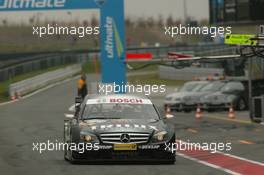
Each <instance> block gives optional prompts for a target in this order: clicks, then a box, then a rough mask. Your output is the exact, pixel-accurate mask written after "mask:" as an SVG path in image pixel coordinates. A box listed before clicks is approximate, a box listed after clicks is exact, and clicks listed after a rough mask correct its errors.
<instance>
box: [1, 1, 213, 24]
mask: <svg viewBox="0 0 264 175" xmlns="http://www.w3.org/2000/svg"><path fill="white" fill-rule="evenodd" d="M184 1H186V6H187V15H188V16H191V17H194V18H195V19H204V18H208V16H209V7H208V6H209V4H208V0H125V14H126V16H130V17H132V18H138V17H141V16H144V17H150V16H152V17H155V18H157V17H158V16H159V15H160V14H161V15H163V16H164V17H167V16H168V15H172V16H173V17H174V18H175V19H183V17H184V10H183V9H184V8H183V7H184ZM36 14H37V15H36ZM34 15H35V16H39V20H45V19H49V20H58V21H62V20H63V21H65V20H66V21H67V20H76V19H78V20H80V21H83V20H84V19H87V18H89V17H90V16H92V15H98V11H96V10H89V11H88V10H74V11H71V13H67V11H48V12H45V11H42V12H0V20H3V19H8V21H9V22H10V23H13V22H16V23H24V22H28V19H29V18H30V17H32V16H34Z"/></svg>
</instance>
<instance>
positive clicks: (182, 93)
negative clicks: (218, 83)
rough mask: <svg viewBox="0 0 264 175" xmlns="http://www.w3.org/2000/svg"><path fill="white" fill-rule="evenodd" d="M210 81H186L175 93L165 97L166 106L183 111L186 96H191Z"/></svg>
mask: <svg viewBox="0 0 264 175" xmlns="http://www.w3.org/2000/svg"><path fill="white" fill-rule="evenodd" d="M208 83H209V82H208V81H189V82H186V83H185V84H184V85H183V86H182V87H181V88H179V89H177V90H176V91H175V92H174V93H171V94H168V95H167V96H166V97H165V101H164V107H165V109H166V108H167V107H170V109H171V110H175V111H182V110H185V109H184V108H183V99H184V98H185V97H186V96H189V95H190V94H192V93H196V92H197V91H199V90H200V89H201V88H203V87H204V86H205V85H207V84H208Z"/></svg>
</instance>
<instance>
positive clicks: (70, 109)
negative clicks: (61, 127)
mask: <svg viewBox="0 0 264 175" xmlns="http://www.w3.org/2000/svg"><path fill="white" fill-rule="evenodd" d="M69 112H72V113H75V104H74V105H72V106H71V107H70V108H69Z"/></svg>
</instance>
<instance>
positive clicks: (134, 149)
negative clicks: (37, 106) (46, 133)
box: [64, 94, 175, 164]
mask: <svg viewBox="0 0 264 175" xmlns="http://www.w3.org/2000/svg"><path fill="white" fill-rule="evenodd" d="M164 120H165V117H164V118H163V117H162V116H161V115H160V113H159V112H158V110H157V108H156V107H155V105H154V104H152V102H151V100H150V99H148V98H147V97H145V96H141V95H131V94H114V95H88V96H87V97H86V98H85V99H84V100H82V101H80V99H78V98H77V100H76V103H75V114H74V115H68V116H66V118H65V121H64V144H65V149H64V158H65V160H68V161H70V162H71V163H78V162H82V161H85V162H88V163H89V162H91V163H94V162H99V163H106V162H121V163H123V162H141V163H145V162H155V163H168V164H173V163H174V162H175V150H174V149H173V145H174V144H175V132H174V129H173V127H171V126H168V125H167V124H166V122H165V121H164Z"/></svg>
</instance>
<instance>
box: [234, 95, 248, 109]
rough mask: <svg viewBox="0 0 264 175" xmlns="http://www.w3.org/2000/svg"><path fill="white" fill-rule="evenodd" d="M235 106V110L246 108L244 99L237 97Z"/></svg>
mask: <svg viewBox="0 0 264 175" xmlns="http://www.w3.org/2000/svg"><path fill="white" fill-rule="evenodd" d="M236 106H237V107H236V108H237V110H239V111H244V110H246V109H247V104H246V101H245V100H244V99H243V98H240V99H238V101H237V105H236Z"/></svg>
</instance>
